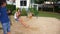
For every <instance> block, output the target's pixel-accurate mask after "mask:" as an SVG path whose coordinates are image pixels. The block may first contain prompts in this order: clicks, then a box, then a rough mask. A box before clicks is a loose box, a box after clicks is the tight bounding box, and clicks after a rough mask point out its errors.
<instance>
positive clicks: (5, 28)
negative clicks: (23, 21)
mask: <svg viewBox="0 0 60 34" xmlns="http://www.w3.org/2000/svg"><path fill="white" fill-rule="evenodd" d="M1 24H2V28H3V32H4V34H7V32H10V22H6V23H1Z"/></svg>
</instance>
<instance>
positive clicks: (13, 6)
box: [7, 5, 16, 14]
mask: <svg viewBox="0 0 60 34" xmlns="http://www.w3.org/2000/svg"><path fill="white" fill-rule="evenodd" d="M7 10H11V11H12V12H11V13H12V14H13V13H14V11H15V10H16V6H15V5H7Z"/></svg>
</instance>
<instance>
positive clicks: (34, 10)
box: [29, 8, 38, 16]
mask: <svg viewBox="0 0 60 34" xmlns="http://www.w3.org/2000/svg"><path fill="white" fill-rule="evenodd" d="M29 10H30V12H32V13H33V15H34V16H36V15H37V14H38V11H37V9H36V8H29Z"/></svg>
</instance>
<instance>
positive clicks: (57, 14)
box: [38, 11, 60, 19]
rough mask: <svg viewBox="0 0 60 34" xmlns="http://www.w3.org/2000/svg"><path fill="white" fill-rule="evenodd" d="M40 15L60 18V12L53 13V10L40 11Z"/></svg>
mask: <svg viewBox="0 0 60 34" xmlns="http://www.w3.org/2000/svg"><path fill="white" fill-rule="evenodd" d="M38 16H40V17H54V18H57V19H60V14H59V13H53V12H44V11H40V12H39V14H38Z"/></svg>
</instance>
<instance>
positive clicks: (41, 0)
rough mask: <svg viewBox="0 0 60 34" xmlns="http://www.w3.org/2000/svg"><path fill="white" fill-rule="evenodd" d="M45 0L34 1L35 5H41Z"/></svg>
mask: <svg viewBox="0 0 60 34" xmlns="http://www.w3.org/2000/svg"><path fill="white" fill-rule="evenodd" d="M44 1H45V0H35V3H37V4H41V3H44Z"/></svg>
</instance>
